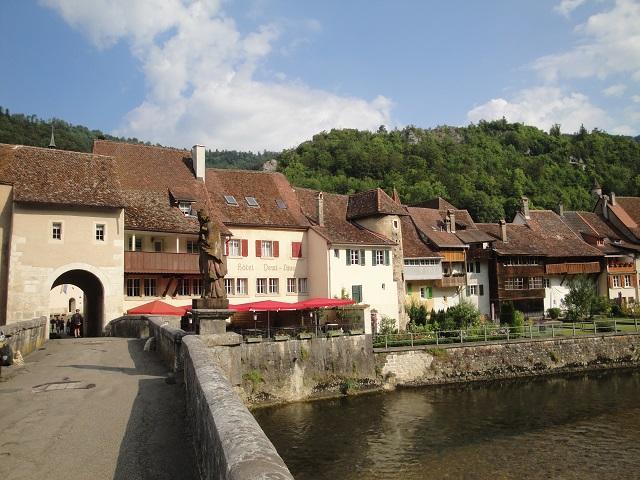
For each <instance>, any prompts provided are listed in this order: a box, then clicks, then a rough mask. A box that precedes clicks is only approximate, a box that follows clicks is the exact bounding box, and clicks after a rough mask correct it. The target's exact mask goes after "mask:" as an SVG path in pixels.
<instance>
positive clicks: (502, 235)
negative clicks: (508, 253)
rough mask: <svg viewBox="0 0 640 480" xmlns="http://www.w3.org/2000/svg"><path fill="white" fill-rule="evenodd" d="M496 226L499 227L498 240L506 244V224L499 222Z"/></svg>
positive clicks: (502, 221)
mask: <svg viewBox="0 0 640 480" xmlns="http://www.w3.org/2000/svg"><path fill="white" fill-rule="evenodd" d="M498 225H500V240H502V241H503V242H504V243H507V222H505V221H504V220H500V221H499V222H498Z"/></svg>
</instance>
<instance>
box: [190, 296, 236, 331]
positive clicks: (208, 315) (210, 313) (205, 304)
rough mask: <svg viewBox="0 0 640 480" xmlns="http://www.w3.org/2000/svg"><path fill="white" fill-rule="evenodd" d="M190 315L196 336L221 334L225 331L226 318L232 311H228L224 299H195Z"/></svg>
mask: <svg viewBox="0 0 640 480" xmlns="http://www.w3.org/2000/svg"><path fill="white" fill-rule="evenodd" d="M192 305H193V306H192V310H191V313H192V314H193V323H194V325H195V328H196V333H197V334H198V335H213V334H223V333H225V332H226V331H227V318H229V317H230V316H231V315H233V313H234V311H233V310H229V309H228V308H227V307H228V306H229V300H227V299H226V298H196V299H194V300H193V303H192Z"/></svg>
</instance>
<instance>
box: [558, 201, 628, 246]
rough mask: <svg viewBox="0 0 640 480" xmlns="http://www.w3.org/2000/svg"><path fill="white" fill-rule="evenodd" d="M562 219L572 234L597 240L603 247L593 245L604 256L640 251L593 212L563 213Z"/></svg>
mask: <svg viewBox="0 0 640 480" xmlns="http://www.w3.org/2000/svg"><path fill="white" fill-rule="evenodd" d="M562 219H563V220H564V221H565V223H566V224H567V225H568V226H569V228H571V230H573V231H574V232H576V233H578V234H580V235H582V236H583V238H585V239H588V238H589V237H591V238H594V239H599V240H602V241H603V242H604V244H603V245H594V246H595V247H596V248H597V249H598V250H600V251H602V252H603V253H605V254H616V253H620V252H621V251H622V250H634V251H637V250H640V245H638V244H634V243H630V242H628V241H627V240H626V239H625V237H624V235H622V234H621V233H620V232H618V231H617V230H616V229H615V228H614V227H612V226H611V225H609V224H608V223H607V221H606V220H605V219H604V218H603V217H601V216H600V215H599V214H597V213H594V212H583V211H579V212H571V211H570V212H564V215H563V217H562Z"/></svg>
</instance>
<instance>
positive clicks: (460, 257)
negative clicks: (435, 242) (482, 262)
mask: <svg viewBox="0 0 640 480" xmlns="http://www.w3.org/2000/svg"><path fill="white" fill-rule="evenodd" d="M438 253H440V254H441V255H442V256H443V257H444V258H443V259H442V261H443V262H464V261H465V255H464V251H458V250H441V251H440V252H438Z"/></svg>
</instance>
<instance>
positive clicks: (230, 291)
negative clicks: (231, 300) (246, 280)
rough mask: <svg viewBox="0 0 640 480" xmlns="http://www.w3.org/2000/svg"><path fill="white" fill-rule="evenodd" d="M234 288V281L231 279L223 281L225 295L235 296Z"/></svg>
mask: <svg viewBox="0 0 640 480" xmlns="http://www.w3.org/2000/svg"><path fill="white" fill-rule="evenodd" d="M234 286H235V281H234V279H233V278H225V279H224V291H225V292H226V293H227V295H234V294H235V289H234Z"/></svg>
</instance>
